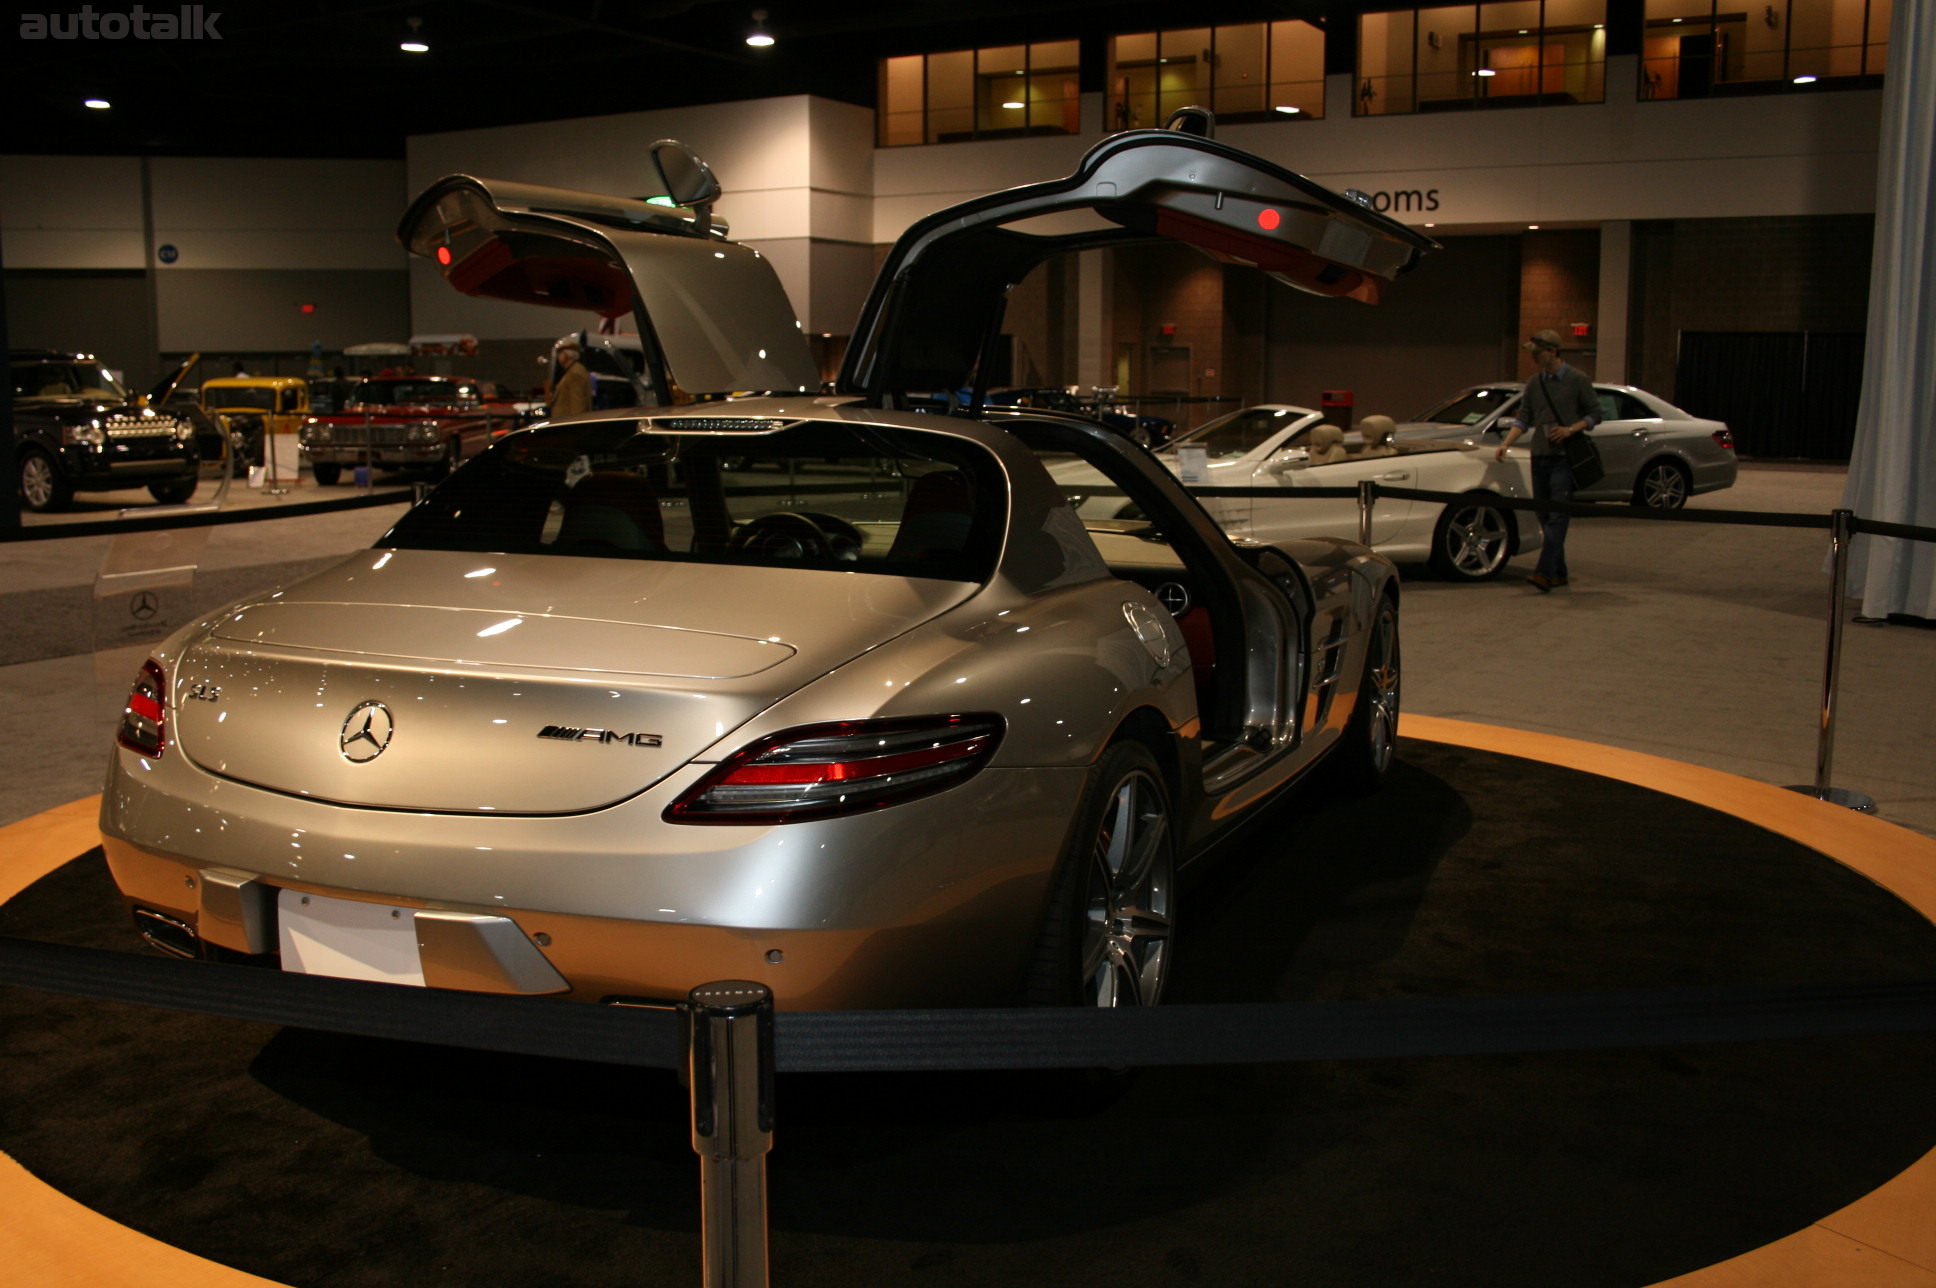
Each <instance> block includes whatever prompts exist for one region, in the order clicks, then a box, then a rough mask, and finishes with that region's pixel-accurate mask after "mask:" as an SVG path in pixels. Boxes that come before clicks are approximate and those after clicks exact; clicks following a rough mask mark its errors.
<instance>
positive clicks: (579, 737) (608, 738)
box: [538, 725, 663, 747]
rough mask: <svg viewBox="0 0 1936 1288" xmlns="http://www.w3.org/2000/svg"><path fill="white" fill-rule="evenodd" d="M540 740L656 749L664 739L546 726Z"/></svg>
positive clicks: (643, 735)
mask: <svg viewBox="0 0 1936 1288" xmlns="http://www.w3.org/2000/svg"><path fill="white" fill-rule="evenodd" d="M538 736H539V737H540V738H553V739H556V740H557V741H559V742H623V743H629V744H630V745H632V746H634V747H656V746H658V745H659V744H660V742H661V741H663V739H661V738H660V737H659V735H658V734H656V733H620V732H618V730H616V729H574V728H572V727H571V726H570V725H546V726H545V727H544V728H542V729H540V730H538Z"/></svg>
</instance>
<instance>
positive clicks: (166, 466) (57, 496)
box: [7, 349, 201, 511]
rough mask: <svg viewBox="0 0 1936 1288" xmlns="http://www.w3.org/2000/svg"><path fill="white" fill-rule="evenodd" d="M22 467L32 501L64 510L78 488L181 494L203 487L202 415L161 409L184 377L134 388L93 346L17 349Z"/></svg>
mask: <svg viewBox="0 0 1936 1288" xmlns="http://www.w3.org/2000/svg"><path fill="white" fill-rule="evenodd" d="M7 365H8V366H9V367H11V368H12V370H13V443H14V469H15V471H16V477H17V478H18V480H19V483H20V502H21V504H22V505H24V506H25V507H26V508H27V509H29V510H42V511H45V510H62V509H65V508H67V504H68V502H70V501H72V500H73V499H74V493H76V492H107V491H112V490H114V489H117V488H129V487H146V488H147V489H148V491H149V492H150V493H151V494H152V495H153V496H154V498H155V500H157V501H160V502H163V503H164V504H170V505H173V504H179V503H181V502H183V501H186V500H188V498H189V497H191V496H193V495H194V494H195V484H196V481H197V476H198V473H199V467H200V460H201V458H200V455H199V453H198V452H197V450H196V446H195V426H194V424H193V422H191V421H189V420H187V419H185V418H182V417H178V416H175V415H172V414H170V413H168V412H163V411H157V410H155V407H154V406H151V405H150V404H151V403H152V404H155V405H157V406H158V405H159V404H160V403H162V402H163V401H164V400H165V399H166V398H167V397H168V394H169V393H170V392H172V390H173V388H174V385H175V383H176V381H177V380H178V379H179V378H180V375H181V373H180V372H179V371H177V372H175V373H173V374H171V375H170V376H169V377H168V379H166V380H164V381H163V382H162V383H161V385H160V386H159V387H157V389H156V390H155V392H154V394H152V395H150V396H149V397H148V398H147V399H137V398H134V397H132V396H131V395H130V394H129V393H128V391H127V390H126V389H124V388H122V387H121V383H120V382H119V381H117V380H116V379H115V378H114V377H113V376H112V375H111V374H109V372H108V371H107V369H106V368H105V367H103V366H102V365H101V364H100V363H99V362H96V361H95V360H94V358H93V357H92V356H90V355H88V354H85V353H62V352H59V351H58V350H54V349H14V350H11V351H9V353H8V354H7Z"/></svg>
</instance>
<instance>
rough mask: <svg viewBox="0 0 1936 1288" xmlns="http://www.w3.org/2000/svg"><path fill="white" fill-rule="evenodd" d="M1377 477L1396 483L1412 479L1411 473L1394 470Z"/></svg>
mask: <svg viewBox="0 0 1936 1288" xmlns="http://www.w3.org/2000/svg"><path fill="white" fill-rule="evenodd" d="M1378 477H1379V478H1380V479H1385V480H1390V481H1394V482H1396V481H1401V480H1404V479H1408V478H1410V477H1412V472H1411V471H1410V470H1395V471H1393V472H1392V473H1390V474H1380V475H1379V476H1378Z"/></svg>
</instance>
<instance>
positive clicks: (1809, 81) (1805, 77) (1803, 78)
mask: <svg viewBox="0 0 1936 1288" xmlns="http://www.w3.org/2000/svg"><path fill="white" fill-rule="evenodd" d="M1795 83H1796V84H1797V85H1813V84H1814V83H1815V78H1814V77H1813V76H1810V75H1809V74H1808V73H1806V72H1803V73H1802V74H1801V75H1800V76H1797V77H1796V78H1795ZM88 106H90V107H92V106H93V104H92V103H90V104H88Z"/></svg>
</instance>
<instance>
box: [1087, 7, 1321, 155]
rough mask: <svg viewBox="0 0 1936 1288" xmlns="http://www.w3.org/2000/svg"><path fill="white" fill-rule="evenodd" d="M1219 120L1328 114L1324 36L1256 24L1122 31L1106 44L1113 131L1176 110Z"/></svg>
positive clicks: (1303, 26)
mask: <svg viewBox="0 0 1936 1288" xmlns="http://www.w3.org/2000/svg"><path fill="white" fill-rule="evenodd" d="M1190 106H1196V107H1207V108H1209V109H1210V110H1211V111H1213V112H1215V113H1216V114H1217V119H1218V120H1220V121H1265V120H1285V119H1293V118H1296V117H1300V116H1323V115H1324V33H1323V32H1322V31H1320V30H1319V29H1318V28H1316V27H1314V26H1312V25H1311V24H1310V23H1308V22H1298V21H1287V22H1252V23H1244V24H1239V25H1236V26H1230V27H1192V28H1188V29H1186V30H1182V31H1153V32H1145V33H1143V34H1142V35H1137V36H1117V37H1116V38H1115V39H1113V40H1111V41H1110V46H1109V106H1108V112H1109V128H1110V129H1112V130H1129V129H1142V128H1147V127H1150V126H1158V125H1161V124H1163V122H1164V121H1166V120H1168V119H1169V116H1170V113H1172V112H1174V111H1176V109H1177V108H1179V107H1190Z"/></svg>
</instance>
